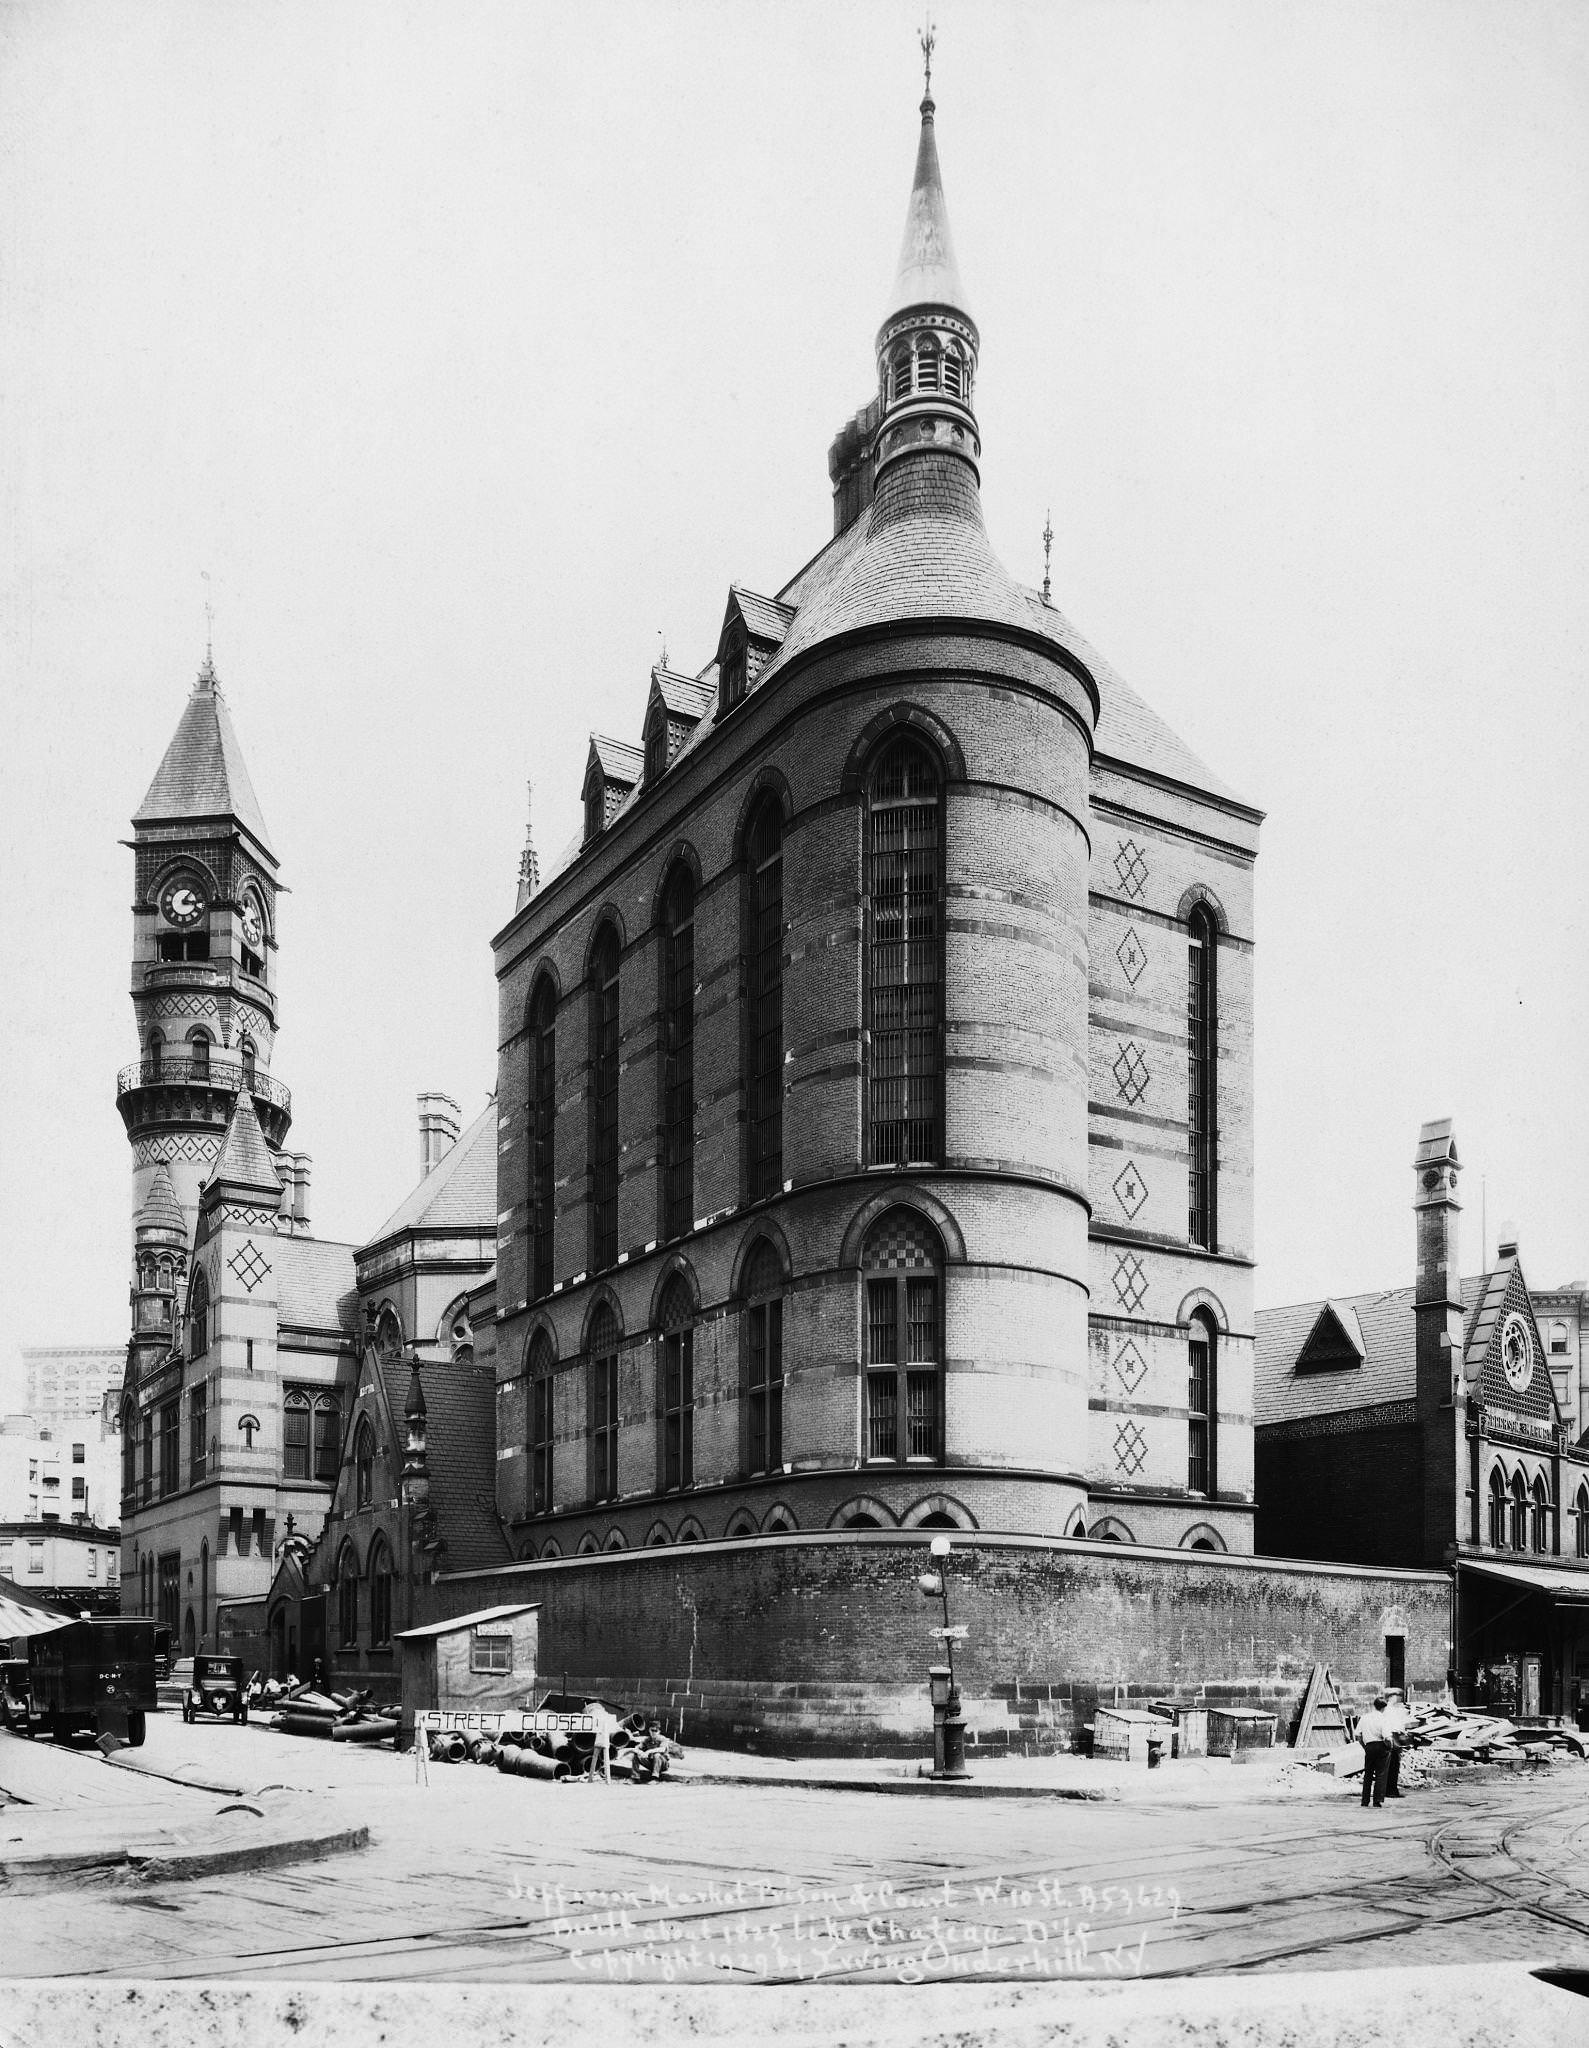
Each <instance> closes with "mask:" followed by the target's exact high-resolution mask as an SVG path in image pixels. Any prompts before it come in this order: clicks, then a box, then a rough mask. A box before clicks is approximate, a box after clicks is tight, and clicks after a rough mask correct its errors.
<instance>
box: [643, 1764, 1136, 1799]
mask: <svg viewBox="0 0 1589 2048" xmlns="http://www.w3.org/2000/svg"><path fill="white" fill-rule="evenodd" d="M675 1783H677V1784H680V1785H732V1786H734V1787H735V1788H736V1789H738V1790H740V1791H744V1790H746V1789H747V1788H748V1789H750V1790H753V1791H759V1790H766V1789H778V1790H783V1791H793V1792H883V1793H895V1794H898V1793H905V1794H912V1793H913V1794H916V1795H917V1796H919V1797H922V1798H927V1799H1082V1800H1087V1801H1089V1802H1090V1803H1093V1804H1108V1803H1114V1804H1119V1803H1120V1794H1119V1793H1118V1792H1117V1791H1115V1790H1113V1788H1109V1787H1099V1788H1098V1789H1097V1790H1096V1791H1094V1790H1090V1789H1089V1788H1087V1787H1085V1786H1082V1785H988V1784H978V1783H977V1781H976V1780H975V1779H971V1780H970V1781H954V1780H946V1779H934V1778H757V1777H752V1776H750V1775H749V1774H748V1773H746V1774H744V1775H741V1774H739V1773H737V1772H733V1771H680V1772H679V1773H678V1774H677V1777H676V1778H675Z"/></svg>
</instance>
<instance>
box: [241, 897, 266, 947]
mask: <svg viewBox="0 0 1589 2048" xmlns="http://www.w3.org/2000/svg"><path fill="white" fill-rule="evenodd" d="M264 936H265V920H264V919H263V918H262V917H261V916H260V914H259V905H258V904H257V903H256V902H255V901H254V899H253V897H252V896H250V897H249V899H248V901H247V902H246V903H245V904H244V905H243V937H244V938H245V939H247V941H248V943H249V944H250V945H251V946H257V945H258V944H259V942H260V940H261V939H262V938H263V937H264Z"/></svg>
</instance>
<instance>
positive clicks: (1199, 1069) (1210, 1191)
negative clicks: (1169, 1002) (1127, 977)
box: [1186, 910, 1219, 1251]
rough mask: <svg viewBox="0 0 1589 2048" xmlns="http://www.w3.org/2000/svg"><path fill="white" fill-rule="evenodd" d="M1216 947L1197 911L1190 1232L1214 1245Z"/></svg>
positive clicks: (1189, 961)
mask: <svg viewBox="0 0 1589 2048" xmlns="http://www.w3.org/2000/svg"><path fill="white" fill-rule="evenodd" d="M1216 957H1217V949H1216V947H1215V942H1214V922H1213V919H1212V918H1211V917H1210V916H1209V915H1208V912H1207V911H1206V910H1195V911H1193V913H1192V919H1191V923H1190V924H1189V926H1188V927H1187V951H1186V1062H1187V1073H1186V1145H1187V1154H1188V1179H1187V1226H1186V1228H1187V1236H1188V1237H1189V1238H1190V1239H1191V1241H1192V1243H1193V1244H1199V1245H1203V1246H1206V1248H1207V1249H1208V1250H1209V1251H1213V1250H1214V1249H1215V1244H1216V1232H1217V1229H1218V1218H1217V1215H1216V1201H1215V1197H1216V1194H1217V1191H1218V1158H1219V1154H1218V1138H1219V1132H1218V1121H1217V1094H1216V1091H1217V1084H1218V1078H1219V1076H1218V1067H1219V1043H1218V1025H1219V1019H1218V1008H1217V989H1216V984H1215V963H1216Z"/></svg>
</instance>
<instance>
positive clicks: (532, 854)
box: [513, 780, 541, 916]
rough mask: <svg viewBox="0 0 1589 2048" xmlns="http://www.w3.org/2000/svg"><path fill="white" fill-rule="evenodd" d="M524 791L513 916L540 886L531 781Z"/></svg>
mask: <svg viewBox="0 0 1589 2048" xmlns="http://www.w3.org/2000/svg"><path fill="white" fill-rule="evenodd" d="M524 791H525V796H524V851H523V852H522V853H521V854H520V855H519V896H518V901H517V902H516V903H515V904H514V906H513V909H514V915H515V916H516V915H517V914H518V912H519V911H521V910H522V909H523V908H524V906H525V904H526V903H528V902H529V900H530V898H531V897H532V896H533V895H534V894H535V892H536V891H537V890H538V889H539V888H540V886H541V863H540V860H539V858H538V856H537V854H536V851H535V832H534V821H533V820H532V818H531V816H530V806H531V804H532V803H533V802H534V800H535V783H534V781H533V780H531V781H527V782H526V783H525V785H524Z"/></svg>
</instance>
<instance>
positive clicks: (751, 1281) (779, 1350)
mask: <svg viewBox="0 0 1589 2048" xmlns="http://www.w3.org/2000/svg"><path fill="white" fill-rule="evenodd" d="M744 1292H745V1469H746V1471H747V1472H748V1473H749V1474H750V1476H751V1477H752V1478H754V1477H755V1476H756V1475H757V1474H759V1473H763V1472H776V1471H778V1470H780V1469H781V1467H782V1465H783V1267H782V1266H781V1264H780V1263H779V1259H778V1254H777V1253H776V1252H775V1251H774V1250H773V1248H772V1246H771V1245H770V1244H768V1242H767V1240H766V1239H765V1238H763V1239H762V1241H761V1242H760V1244H758V1245H757V1247H756V1249H755V1250H754V1251H753V1252H752V1253H751V1255H750V1258H749V1260H748V1261H747V1263H746V1266H745V1289H744Z"/></svg>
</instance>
